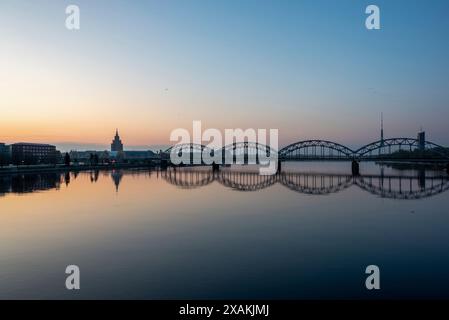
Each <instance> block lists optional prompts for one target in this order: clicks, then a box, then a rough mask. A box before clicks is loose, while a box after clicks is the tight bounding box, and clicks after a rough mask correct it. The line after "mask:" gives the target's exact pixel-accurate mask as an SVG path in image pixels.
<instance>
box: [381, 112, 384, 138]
mask: <svg viewBox="0 0 449 320" xmlns="http://www.w3.org/2000/svg"><path fill="white" fill-rule="evenodd" d="M380 140H381V141H382V143H383V141H384V114H383V112H381V113H380Z"/></svg>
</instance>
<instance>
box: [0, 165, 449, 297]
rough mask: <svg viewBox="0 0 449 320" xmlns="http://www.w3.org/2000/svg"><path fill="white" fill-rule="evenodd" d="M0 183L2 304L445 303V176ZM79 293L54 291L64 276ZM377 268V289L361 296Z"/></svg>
mask: <svg viewBox="0 0 449 320" xmlns="http://www.w3.org/2000/svg"><path fill="white" fill-rule="evenodd" d="M361 172H362V176H361V177H358V178H353V177H351V176H350V164H348V163H331V164H330V163H325V164H322V163H321V164H320V163H288V164H285V165H284V166H283V173H282V174H281V175H278V176H274V177H261V176H259V175H258V174H257V170H256V169H255V168H250V167H245V168H240V169H236V168H231V169H229V168H227V169H223V170H222V171H220V172H219V173H215V174H214V173H213V172H212V171H211V170H209V169H208V168H200V169H181V170H179V169H178V170H177V171H176V172H175V171H173V170H169V171H167V172H161V171H157V170H152V171H149V170H135V171H113V172H110V171H104V172H84V173H78V174H75V173H70V174H54V173H52V174H40V175H25V176H0V298H2V299H3V298H62V299H65V298H148V299H178V298H180V299H196V298H201V299H207V298H223V299H230V298H233V299H240V298H245V299H246V298H248V299H249V298H252V299H255V298H270V299H277V298H407V297H412V298H413V297H421V298H430V297H446V298H447V297H449V209H448V208H449V192H446V189H448V188H449V180H448V175H447V174H446V173H445V172H443V171H429V170H428V171H423V170H397V169H392V168H383V169H381V168H380V167H379V166H376V165H375V164H372V163H363V164H362V166H361ZM70 264H75V265H78V266H79V267H80V270H81V290H79V291H76V292H75V291H68V290H66V289H65V278H66V274H65V268H66V266H67V265H70ZM370 264H375V265H378V266H379V267H380V271H381V290H379V291H374V292H373V291H368V290H366V289H365V285H364V283H365V278H366V275H365V268H366V266H368V265H370Z"/></svg>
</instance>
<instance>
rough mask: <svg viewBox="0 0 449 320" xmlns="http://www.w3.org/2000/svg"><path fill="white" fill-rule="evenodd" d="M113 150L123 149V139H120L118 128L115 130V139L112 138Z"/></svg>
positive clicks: (119, 150)
mask: <svg viewBox="0 0 449 320" xmlns="http://www.w3.org/2000/svg"><path fill="white" fill-rule="evenodd" d="M111 151H117V152H121V151H123V143H122V140H120V136H119V135H118V129H117V130H116V131H115V137H114V140H112V144H111Z"/></svg>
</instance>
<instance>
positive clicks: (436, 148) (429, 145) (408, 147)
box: [354, 138, 449, 159]
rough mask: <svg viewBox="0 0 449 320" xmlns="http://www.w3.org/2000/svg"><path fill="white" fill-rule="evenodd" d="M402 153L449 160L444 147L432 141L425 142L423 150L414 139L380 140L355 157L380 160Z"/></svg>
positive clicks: (364, 147)
mask: <svg viewBox="0 0 449 320" xmlns="http://www.w3.org/2000/svg"><path fill="white" fill-rule="evenodd" d="M385 151H387V152H385ZM401 151H408V152H416V151H421V152H428V153H429V152H430V153H434V154H435V155H437V156H439V157H443V158H448V159H449V152H447V151H445V148H444V147H442V146H440V145H438V144H436V143H433V142H430V141H425V143H424V150H421V149H420V145H419V140H418V139H414V138H390V139H384V140H378V141H375V142H372V143H369V144H367V145H365V146H363V147H361V148H360V149H357V150H356V151H354V157H355V158H357V159H369V158H374V157H375V158H379V156H393V155H394V154H395V153H397V156H398V157H400V152H401ZM376 153H377V154H376Z"/></svg>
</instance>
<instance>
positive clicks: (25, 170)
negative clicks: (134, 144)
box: [0, 162, 158, 175]
mask: <svg viewBox="0 0 449 320" xmlns="http://www.w3.org/2000/svg"><path fill="white" fill-rule="evenodd" d="M156 166H158V163H156V162H151V163H149V164H141V163H139V164H134V163H120V164H99V165H70V166H66V165H31V166H8V167H3V168H0V175H9V174H32V173H51V172H68V171H78V172H80V171H91V170H117V169H137V168H155V167H156Z"/></svg>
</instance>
